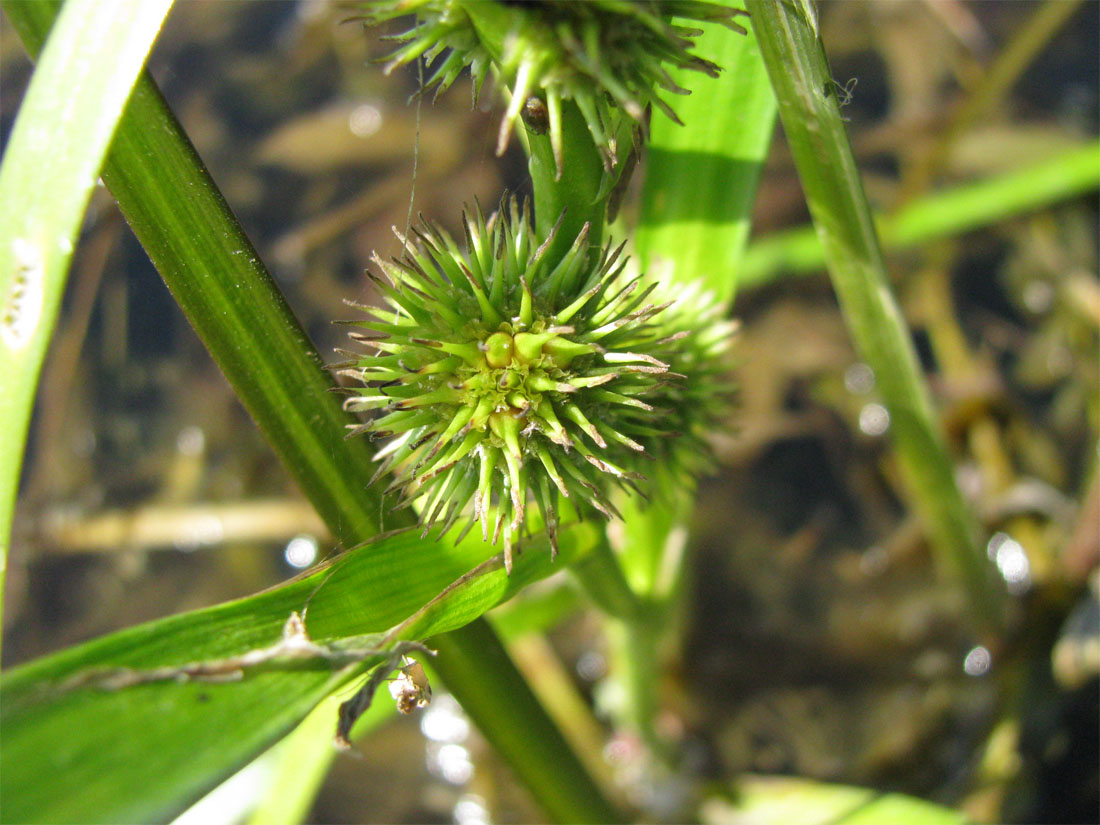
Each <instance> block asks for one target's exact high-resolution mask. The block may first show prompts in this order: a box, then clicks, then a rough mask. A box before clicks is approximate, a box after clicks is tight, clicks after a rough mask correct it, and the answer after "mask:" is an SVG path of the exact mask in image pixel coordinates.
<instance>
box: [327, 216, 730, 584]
mask: <svg viewBox="0 0 1100 825" xmlns="http://www.w3.org/2000/svg"><path fill="white" fill-rule="evenodd" d="M463 223H464V228H465V235H466V238H465V241H466V243H465V246H466V249H465V250H461V249H460V248H459V247H458V245H457V244H456V243H455V242H454V240H452V239H451V237H450V236H448V235H447V234H446V233H445V232H443V231H442V230H440V229H438V228H436V227H433V226H431V225H428V224H424V225H423V226H422V228H421V229H419V230H417V232H416V235H417V238H416V241H418V243H414V242H413V241H412V240H406V239H403V240H405V245H406V255H405V257H404V258H402V259H401V260H393V261H390V262H383V261H381V260H378V259H377V258H376V263H377V264H378V265H379V266H380V267H381V269H382V271H383V273H384V274H385V276H386V280H382V279H375V280H376V284H377V288H378V290H379V292H380V293H381V294H382V295H383V296H384V298H385V300H386V304H387V306H383V307H363V309H365V310H366V312H367V313H368V314H369V315H370V320H365V321H361V322H356V325H357V326H360V327H363V328H365V329H367V330H369V331H370V333H372V335H361V334H360V335H355V336H353V337H355V338H357V339H358V340H359V341H361V342H363V343H366V344H368V345H369V346H370V347H372V348H373V349H374V351H375V352H374V353H373V354H368V355H366V356H365V357H362V358H361V359H359V360H358V361H357V362H355V363H354V364H353V365H349V366H350V368H349V369H347V370H346V371H345V374H347V375H349V376H352V377H354V378H356V379H358V380H359V381H361V382H362V383H363V385H364V386H363V387H362V388H360V389H359V390H357V392H356V394H355V395H354V396H353V397H351V398H349V399H348V401H347V402H346V404H347V407H348V408H349V409H353V410H372V411H378V412H379V413H380V414H378V413H376V414H375V415H376V417H375V418H373V419H372V420H371V421H370V422H369V423H366V424H364V425H362V426H361V427H358V428H356V431H357V432H366V433H369V434H371V435H373V436H376V437H389V438H391V439H392V440H391V441H389V443H387V444H386V445H385V446H384V447H383V448H382V449H381V450H380V451H379V453H378V458H379V459H380V460H381V461H382V465H381V467H380V473H381V472H387V471H392V472H393V473H394V476H395V478H394V481H393V483H392V485H391V488H393V489H400V490H402V491H403V496H404V500H405V502H407V503H411V502H413V501H417V500H418V501H419V502H420V516H421V521H422V523H423V524H424V526H425V530H427V529H428V528H430V527H431V526H432V525H434V524H437V523H439V524H441V525H442V531H446V530H447V529H449V528H450V527H451V526H452V525H453V524H455V523H456V522H458V521H459V520H461V519H464V518H469V519H471V521H470V523H471V524H472V523H474V522H480V523H481V528H482V533H483V535H484V536H485V537H486V538H488V537H489V536H490V534H491V535H492V537H493V540H494V542H495V541H497V540H498V539H499V538H501V537H503V541H504V554H505V564H506V566H507V567H508V569H509V570H511V563H512V548H513V544H514V540H515V538H516V536H517V535H518V534H519V532H520V531H521V530H522V529H523V527H524V523H525V511H526V509H527V506H528V503H529V502H530V501H531V500H533V501H534V502H535V504H536V506H537V507H538V510H539V512H540V514H541V516H542V520H543V524H544V525H545V527H546V529H547V532H548V534H549V536H550V539H551V542H552V545H553V546H554V548H555V549H556V532H555V531H556V528H557V524H558V519H559V509H560V508H562V507H564V506H566V502H567V501H568V502H571V503H572V505H573V507H574V508H575V509H576V510H578V511H580V513H582V514H583V513H585V512H586V511H588V510H596V511H599V512H600V513H603V514H605V515H608V516H610V515H612V514H614V512H615V507H614V504H613V503H612V500H611V495H610V493H611V489H612V488H613V487H615V486H619V487H627V488H629V487H633V486H634V485H635V483H636V482H638V481H640V480H641V479H642V478H643V475H642V473H641V472H640V470H641V469H642V464H643V460H644V459H647V458H651V457H653V456H654V455H656V456H659V457H660V462H661V463H663V464H664V465H665V466H662V467H661V474H662V475H664V476H665V477H669V476H668V474H667V473H666V472H665V471H666V470H667V469H673V470H675V469H676V468H677V467H679V466H682V465H690V464H692V463H693V462H694V461H695V459H696V457H697V456H698V455H700V454H702V453H704V452H705V450H704V449H703V447H702V440H701V438H702V434H703V432H704V431H705V430H706V429H707V428H708V426H709V423H710V422H709V417H710V416H711V415H713V414H714V412H715V410H716V409H717V404H718V401H717V394H718V393H717V392H716V391H717V390H718V389H720V387H719V383H718V382H719V379H718V378H717V371H716V370H715V362H714V358H713V356H715V355H716V354H719V353H720V352H721V351H722V350H723V349H724V348H725V344H726V340H727V338H728V334H727V333H728V330H725V328H724V327H722V325H721V324H720V323H719V325H718V326H717V327H715V326H713V325H711V326H710V327H707V325H706V324H705V323H704V324H701V323H700V317H699V316H695V315H691V314H690V313H688V314H687V315H685V314H684V313H683V312H677V311H675V310H672V311H670V310H669V306H668V304H657V303H655V302H653V301H652V299H651V294H652V290H653V289H654V288H655V285H650V286H648V287H647V286H646V285H645V284H644V282H643V280H642V278H641V276H635V277H627V276H624V269H625V263H624V261H623V260H622V254H621V253H622V247H621V246H620V247H618V248H617V249H612V248H611V247H607V248H604V249H603V250H593V249H592V248H591V247H590V245H589V238H588V230H587V226H586V228H585V230H583V231H582V232H581V233H580V234H579V236H578V237H577V238H576V239H575V241H574V243H573V244H572V246H571V248H570V249H569V251H568V252H567V253H566V254H565V255H564V256H563V257H562V258H561V259H560V260H556V261H552V260H548V258H547V251H548V249H549V248H550V247H551V246H552V241H553V235H551V237H550V238H549V239H547V240H546V242H544V243H543V244H541V245H537V246H536V244H535V242H534V239H533V230H532V229H531V227H530V219H529V216H528V215H527V214H526V212H525V210H521V209H520V208H518V207H517V206H516V205H515V203H514V202H505V203H504V204H502V206H501V209H500V210H499V211H498V212H497V213H495V214H494V215H493V216H492V217H491V218H490V219H489V220H488V221H486V220H485V218H484V217H483V215H482V213H481V211H480V209H478V210H477V211H476V212H475V214H474V216H473V219H472V220H470V219H469V218H466V217H464V219H463ZM708 320H714V319H713V318H710V319H708ZM716 329H717V330H718V334H717V335H716V334H715V330H716ZM723 330H725V331H723ZM681 365H682V366H683V367H684V368H685V369H689V370H691V373H692V374H690V375H685V374H681V373H678V372H677V367H678V366H681ZM676 435H679V436H681V439H680V444H681V445H682V446H681V450H680V451H679V452H673V451H672V450H670V448H669V439H670V438H671V437H673V436H676ZM471 501H472V510H471V508H470V503H471Z"/></svg>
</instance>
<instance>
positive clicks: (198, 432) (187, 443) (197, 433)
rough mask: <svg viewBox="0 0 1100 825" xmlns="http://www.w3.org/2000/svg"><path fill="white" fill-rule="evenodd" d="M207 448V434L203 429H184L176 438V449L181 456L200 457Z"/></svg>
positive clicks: (191, 427)
mask: <svg viewBox="0 0 1100 825" xmlns="http://www.w3.org/2000/svg"><path fill="white" fill-rule="evenodd" d="M205 448H206V434H205V433H203V431H202V428H201V427H195V426H190V427H184V428H183V429H182V430H180V431H179V434H178V435H177V436H176V449H177V450H178V451H179V452H180V454H181V455H199V454H201V453H202V451H203V450H204V449H205Z"/></svg>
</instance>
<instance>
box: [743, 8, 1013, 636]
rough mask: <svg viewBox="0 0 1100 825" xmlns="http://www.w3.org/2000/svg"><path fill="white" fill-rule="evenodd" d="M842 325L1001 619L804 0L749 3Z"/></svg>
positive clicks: (915, 474)
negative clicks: (892, 286)
mask: <svg viewBox="0 0 1100 825" xmlns="http://www.w3.org/2000/svg"><path fill="white" fill-rule="evenodd" d="M748 5H749V11H750V12H751V13H752V17H753V30H754V32H755V33H756V36H757V39H758V40H759V42H760V50H761V53H762V54H763V57H764V63H765V65H766V66H767V68H768V75H769V76H770V77H771V80H772V84H773V85H774V87H775V91H776V97H777V98H778V101H779V115H780V118H781V119H782V121H783V129H784V132H785V133H786V136H787V140H788V142H789V143H790V146H791V152H792V154H793V155H794V160H795V165H796V167H797V169H798V173H799V177H800V179H801V180H802V188H803V190H804V191H805V193H806V201H807V203H808V205H809V207H810V213H811V215H812V216H813V220H814V226H815V228H816V229H817V233H818V236H819V237H820V238H821V243H822V247H823V248H824V251H825V261H826V263H827V265H828V267H829V274H830V276H831V277H832V281H833V285H834V288H835V289H836V292H837V296H838V298H839V299H840V305H841V309H842V311H843V313H844V317H845V321H846V322H847V324H848V329H849V331H850V333H851V335H852V338H853V340H854V342H855V344H856V348H857V350H858V351H859V353H860V357H862V358H863V359H864V360H865V361H866V362H867V363H868V364H869V365H870V366H871V368H872V369H873V370H874V371H875V375H876V377H877V381H878V387H879V392H880V394H881V397H882V399H883V401H884V403H885V404H886V407H887V410H888V411H889V414H890V429H891V432H892V434H893V443H894V445H895V447H896V450H897V455H898V459H899V465H900V468H901V471H902V474H903V475H904V477H905V481H906V483H907V486H908V488H909V490H910V493H911V495H912V499H913V504H914V505H915V507H916V509H917V511H918V512H919V513H920V514H921V516H922V517H923V520H924V523H925V525H926V528H927V530H928V532H929V537H930V539H931V544H932V547H933V550H934V552H935V554H936V557H937V561H938V562H939V567H940V569H941V572H942V573H943V574H944V575H945V576H950V577H951V578H953V579H954V580H957V581H958V582H959V583H960V584H961V585H962V587H963V588H964V589H965V591H966V593H967V596H968V598H969V601H970V604H971V607H972V611H973V615H974V617H975V619H976V620H977V621H978V622H980V623H981V624H982V625H983V626H984V627H985V628H986V629H993V628H997V627H999V625H1000V623H1001V622H1002V621H1003V609H1004V591H1003V586H1002V584H1001V583H999V582H998V581H997V578H996V576H995V571H994V569H993V567H992V565H991V564H989V561H988V559H986V558H985V553H984V552H983V551H982V550H981V548H980V547H979V546H978V542H977V538H978V530H977V525H976V523H975V521H974V519H973V516H972V515H971V514H970V512H969V511H968V510H967V508H966V504H965V502H964V501H963V499H962V495H961V494H960V492H959V489H958V487H957V486H956V484H955V477H954V473H953V469H952V465H951V460H950V457H949V455H948V454H947V449H946V446H945V444H944V440H943V436H942V434H941V432H940V429H939V425H938V422H937V420H936V417H935V413H934V411H933V408H932V401H931V398H930V397H929V393H928V389H927V387H926V385H925V383H924V380H923V377H922V375H921V372H920V367H919V364H918V363H917V357H916V353H915V351H914V349H913V344H912V341H911V340H910V339H909V336H908V332H907V330H906V327H905V321H904V319H903V318H902V316H901V311H900V309H899V308H898V306H897V303H896V302H895V300H894V298H893V295H892V294H891V292H890V286H889V282H888V280H887V277H886V268H885V264H884V262H883V258H882V251H881V248H880V247H879V242H878V237H877V235H876V234H875V228H874V224H873V222H872V220H871V211H870V208H869V206H868V204H867V198H866V196H865V194H864V192H863V186H862V183H861V182H860V178H859V171H858V169H857V168H856V163H855V159H854V157H853V156H852V149H851V145H850V144H849V142H848V136H847V133H846V132H845V129H844V122H843V120H842V118H841V116H840V109H839V107H838V105H837V92H836V84H835V83H834V81H833V79H832V76H831V75H830V73H829V67H828V62H827V60H826V58H825V52H824V49H823V47H822V45H821V41H820V39H819V37H818V32H817V24H816V16H815V12H814V9H813V6H812V3H811V2H810V0H784V2H781V3H774V2H771V0H749V3H748Z"/></svg>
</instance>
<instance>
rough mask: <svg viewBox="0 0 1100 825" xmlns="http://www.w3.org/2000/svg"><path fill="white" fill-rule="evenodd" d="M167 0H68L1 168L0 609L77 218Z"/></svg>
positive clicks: (93, 183)
mask: <svg viewBox="0 0 1100 825" xmlns="http://www.w3.org/2000/svg"><path fill="white" fill-rule="evenodd" d="M171 5H172V0H117V2H114V3H112V4H111V5H110V7H105V6H104V4H103V3H102V2H100V0H69V3H67V4H66V6H65V9H64V11H63V13H62V14H61V15H60V16H59V18H58V22H57V26H56V27H55V28H54V31H53V34H52V35H51V37H50V40H49V43H48V45H47V46H46V48H45V50H44V52H43V54H42V59H41V61H40V62H39V64H38V68H37V70H36V71H35V73H34V76H33V77H32V78H31V83H30V87H29V88H28V89H27V94H26V97H25V98H24V100H23V106H22V108H21V109H20V111H19V115H18V117H17V118H16V122H15V126H14V128H13V129H12V134H11V139H10V140H9V141H8V145H7V149H6V150H5V152H4V161H3V165H2V166H0V421H2V422H4V423H3V429H2V431H0V606H2V605H3V589H4V570H5V568H6V561H7V554H8V542H9V541H10V538H11V520H12V513H13V511H14V508H15V498H16V494H17V492H18V487H19V471H20V467H21V466H22V462H23V441H24V438H25V436H26V433H27V426H28V423H29V421H30V414H31V407H32V406H33V404H34V391H35V387H36V385H37V383H38V373H39V371H40V370H41V369H42V359H43V358H44V357H45V354H46V345H47V344H48V343H49V339H50V335H51V334H52V333H53V328H54V324H55V322H56V319H57V310H58V306H59V305H60V302H61V294H62V292H63V291H64V287H65V281H66V278H67V276H68V271H69V260H70V259H71V257H72V250H73V246H74V245H75V242H76V237H77V233H78V232H79V230H80V220H81V218H82V217H83V215H84V209H85V207H86V206H87V205H88V199H89V198H90V197H91V194H92V189H93V188H94V187H95V184H96V178H97V177H98V176H99V169H100V167H101V166H102V165H103V158H104V156H105V155H106V153H107V148H108V146H109V145H110V142H111V135H112V134H113V133H114V131H115V126H116V125H117V123H118V120H119V118H120V117H121V115H122V111H123V107H124V106H125V105H126V100H127V98H128V97H129V96H130V92H131V90H132V89H133V86H134V81H135V80H136V79H137V77H138V75H139V74H140V72H141V67H142V66H143V65H144V64H145V58H146V56H147V55H148V53H149V49H150V48H152V45H153V41H154V40H155V39H156V37H157V34H158V32H159V31H160V27H161V23H162V22H163V21H164V16H165V15H166V14H167V13H168V9H169V8H170V7H171Z"/></svg>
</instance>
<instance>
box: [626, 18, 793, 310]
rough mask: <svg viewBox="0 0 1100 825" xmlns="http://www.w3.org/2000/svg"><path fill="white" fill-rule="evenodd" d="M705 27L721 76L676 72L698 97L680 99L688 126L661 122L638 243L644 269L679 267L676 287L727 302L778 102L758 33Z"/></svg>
mask: <svg viewBox="0 0 1100 825" xmlns="http://www.w3.org/2000/svg"><path fill="white" fill-rule="evenodd" d="M749 26H750V27H751V23H750V24H749ZM706 29H707V30H706V31H705V32H704V33H703V34H702V35H701V36H700V37H699V39H698V49H697V50H698V52H699V54H700V56H702V57H704V58H706V59H708V60H711V61H713V62H715V63H717V64H718V65H719V66H721V67H722V69H723V71H722V74H721V76H720V77H718V78H717V79H714V78H709V77H705V76H700V75H699V73H698V72H688V71H685V70H679V71H673V72H671V74H672V75H673V80H675V81H676V82H677V83H679V84H680V85H682V86H684V87H685V88H688V89H691V95H690V96H688V97H685V98H683V99H678V100H677V101H676V111H677V113H678V114H679V116H680V118H681V120H683V121H684V124H685V126H678V125H677V124H675V123H673V122H672V121H671V120H669V119H668V118H656V117H655V118H653V123H652V126H651V130H652V139H651V140H650V142H649V144H648V146H647V148H646V155H645V185H644V188H643V190H642V212H641V216H640V219H639V221H638V232H637V235H636V242H637V246H638V253H639V255H640V257H641V260H642V263H643V265H646V266H648V265H649V264H650V263H652V262H654V261H655V260H656V259H658V258H665V259H668V260H670V261H673V262H674V263H675V270H674V271H675V277H676V278H677V279H678V280H680V281H681V282H683V283H689V282H691V281H692V280H695V279H697V278H698V279H702V280H703V282H704V283H705V284H706V285H707V287H708V288H709V289H711V290H712V291H713V292H714V293H715V295H716V297H717V298H718V300H720V301H723V302H726V303H729V302H730V301H732V299H733V295H734V292H735V291H736V288H737V280H738V272H739V269H740V267H739V264H740V261H741V256H742V253H743V252H744V248H745V242H746V241H747V239H748V233H749V222H750V219H751V215H752V205H753V202H754V201H755V199H756V187H757V183H758V182H759V179H760V170H761V168H762V166H763V163H764V158H765V157H766V156H767V152H768V147H769V146H770V145H771V139H772V132H773V131H774V128H775V112H776V109H775V95H774V94H773V92H772V89H771V84H770V83H769V82H768V77H767V73H766V72H765V71H764V65H763V63H762V62H761V60H760V51H759V49H758V47H757V45H756V41H755V39H754V38H753V37H752V36H751V34H750V35H749V36H748V37H746V36H745V35H742V34H738V33H737V32H734V31H730V30H729V29H724V28H720V27H718V26H708V27H706Z"/></svg>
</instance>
